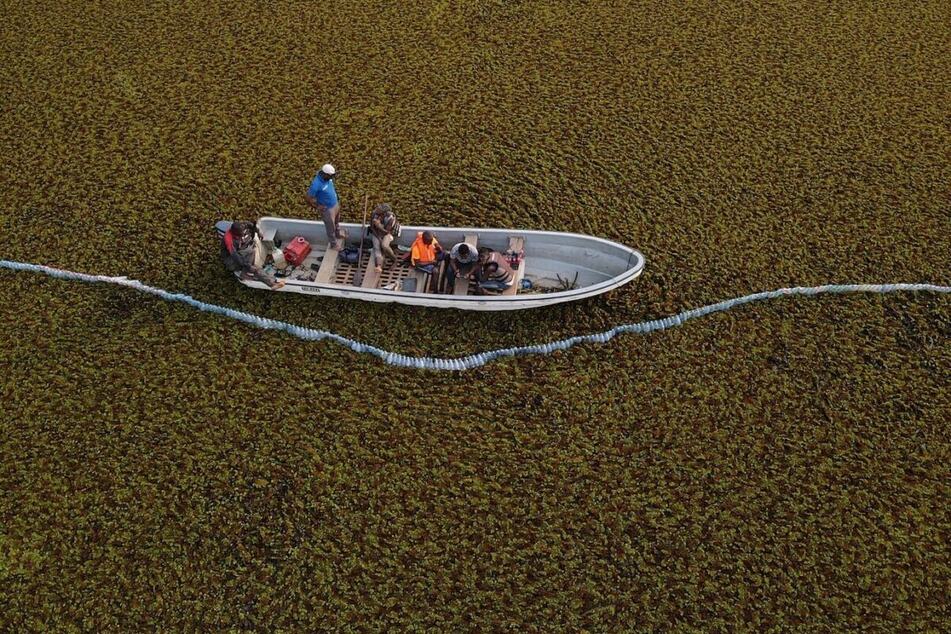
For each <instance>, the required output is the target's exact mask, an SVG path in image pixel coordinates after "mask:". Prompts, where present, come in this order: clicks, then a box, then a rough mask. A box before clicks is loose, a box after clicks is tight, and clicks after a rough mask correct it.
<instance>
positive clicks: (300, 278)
mask: <svg viewBox="0 0 951 634" xmlns="http://www.w3.org/2000/svg"><path fill="white" fill-rule="evenodd" d="M293 237H294V236H292V235H288V234H287V232H285V231H282V230H281V228H279V227H269V228H265V229H264V230H263V231H262V239H261V240H260V241H259V242H260V244H259V247H258V248H259V255H258V259H259V262H260V265H261V266H262V267H263V268H264V269H265V270H266V271H267V272H268V273H271V274H273V275H275V276H276V277H277V278H278V279H285V280H293V281H296V282H304V283H314V284H339V285H341V286H347V287H351V288H352V287H358V288H364V289H383V290H391V291H402V292H408V293H434V294H441V295H460V296H465V295H470V294H473V295H475V294H477V293H478V291H479V289H478V287H477V285H476V282H475V281H472V280H469V279H466V278H459V279H456V280H455V284H453V285H452V287H451V288H450V286H449V280H448V276H447V274H446V268H447V267H448V266H449V264H448V262H446V261H443V262H440V263H439V264H438V266H437V268H436V270H435V272H434V273H433V274H429V273H425V272H423V271H420V270H417V269H414V268H413V267H411V266H410V264H409V259H408V258H406V259H399V260H396V261H393V260H392V259H390V258H384V264H383V267H382V268H383V271H382V272H377V271H376V270H375V267H374V265H373V262H372V261H371V258H372V249H371V247H370V241H369V239H367V241H366V242H365V245H364V248H363V252H362V254H361V255H362V257H361V258H360V261H359V262H357V263H350V262H347V261H345V260H344V259H343V258H341V257H340V251H338V250H337V249H334V248H328V246H327V243H326V241H323V242H317V243H311V249H312V250H311V252H310V253H309V254H308V255H307V257H306V258H305V259H304V261H303V262H302V263H301V264H300V265H298V266H290V265H288V266H287V267H286V268H284V269H283V270H281V269H277V268H275V267H274V265H273V263H271V262H270V260H269V259H268V256H269V255H270V254H271V253H272V252H273V251H274V249H275V248H276V247H280V246H281V245H284V244H286V243H287V242H289V241H290V240H291V239H292V238H293ZM439 237H440V236H438V235H437V239H439ZM447 237H449V236H447ZM401 238H402V239H401V240H399V241H397V240H394V241H393V245H392V246H393V250H394V251H395V252H396V254H397V255H398V256H399V255H402V254H401V252H400V251H399V250H398V248H397V247H399V246H403V247H404V248H405V247H406V246H408V245H406V244H405V242H406V239H405V236H401ZM413 239H415V233H414V234H413ZM444 239H445V238H444ZM463 241H465V242H466V243H468V244H469V245H471V246H472V247H473V248H476V249H478V248H479V247H480V246H485V245H480V244H479V239H478V234H476V233H472V234H466V235H464V236H463ZM455 243H456V242H455V241H452V242H447V243H445V244H444V243H442V241H440V244H441V245H442V247H443V248H444V249H445V250H447V251H448V250H449V249H450V248H451V247H452V246H453V245H454V244H455ZM350 246H351V247H352V246H354V245H350ZM524 247H525V238H524V237H523V236H519V235H512V236H511V237H510V238H509V242H508V249H511V250H513V251H515V252H516V253H523V252H524ZM489 248H491V247H489ZM525 264H526V262H525V260H524V257H523V259H522V261H521V262H520V264H519V266H518V268H516V269H515V271H514V272H515V279H514V282H513V284H512V286H510V287H509V288H508V289H506V290H504V291H501V292H500V293H495V294H499V295H515V294H516V293H518V291H519V289H520V287H521V281H522V278H523V277H524V275H525ZM356 281H359V284H357V283H356ZM487 292H489V291H487Z"/></svg>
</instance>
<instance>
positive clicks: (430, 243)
mask: <svg viewBox="0 0 951 634" xmlns="http://www.w3.org/2000/svg"><path fill="white" fill-rule="evenodd" d="M442 259H443V250H442V246H441V245H440V244H439V240H437V239H436V236H434V235H433V232H432V231H420V232H419V233H418V234H416V241H415V242H413V248H412V249H411V250H410V258H409V263H410V265H411V266H413V267H414V268H416V269H419V270H420V271H423V272H425V273H430V274H432V273H433V272H434V271H435V270H436V263H437V262H439V261H440V260H442Z"/></svg>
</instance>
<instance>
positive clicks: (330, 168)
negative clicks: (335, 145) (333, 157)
mask: <svg viewBox="0 0 951 634" xmlns="http://www.w3.org/2000/svg"><path fill="white" fill-rule="evenodd" d="M320 171H321V172H323V173H324V174H327V175H328V176H333V175H334V174H336V173H337V170H335V169H334V166H333V165H331V164H330V163H324V166H323V167H321V168H320Z"/></svg>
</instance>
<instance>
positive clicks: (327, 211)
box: [307, 163, 346, 249]
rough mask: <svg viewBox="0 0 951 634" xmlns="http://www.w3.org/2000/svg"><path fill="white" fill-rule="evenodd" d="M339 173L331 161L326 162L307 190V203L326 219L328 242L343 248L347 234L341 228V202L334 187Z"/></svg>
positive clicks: (335, 246)
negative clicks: (335, 176) (335, 178)
mask: <svg viewBox="0 0 951 634" xmlns="http://www.w3.org/2000/svg"><path fill="white" fill-rule="evenodd" d="M336 173H337V170H335V169H334V166H333V165H331V164H330V163H327V164H325V165H324V166H323V167H321V168H320V171H319V172H317V175H316V176H314V180H313V181H311V183H310V188H309V189H308V190H307V204H309V205H310V206H311V207H313V208H314V209H316V210H317V211H319V212H320V215H321V216H322V217H323V219H324V228H325V229H327V244H328V245H329V246H331V247H334V248H337V249H342V248H343V238H345V237H346V236H345V234H344V233H343V230H342V229H341V228H340V202H339V201H338V200H337V190H335V189H334V183H333V178H334V175H335V174H336Z"/></svg>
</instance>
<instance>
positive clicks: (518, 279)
mask: <svg viewBox="0 0 951 634" xmlns="http://www.w3.org/2000/svg"><path fill="white" fill-rule="evenodd" d="M523 248H525V238H523V237H521V236H512V237H510V238H509V249H511V250H512V251H516V252H518V251H521V250H522V249H523ZM514 273H515V280H514V282H513V283H512V285H511V286H509V287H508V288H507V289H505V290H504V291H502V294H503V295H515V294H517V293H518V289H519V288H520V287H521V286H522V278H523V277H525V259H524V258H522V261H521V262H520V263H519V265H518V268H517V269H515V271H514Z"/></svg>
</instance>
